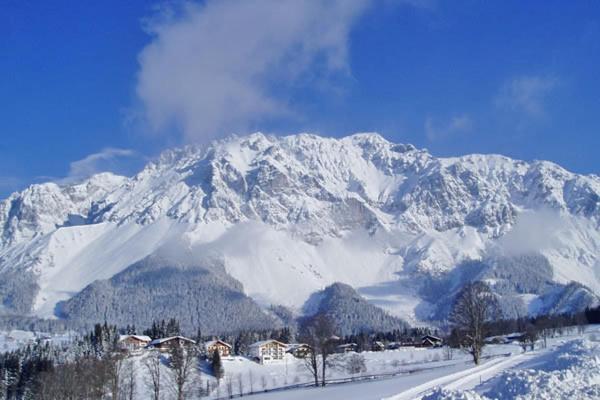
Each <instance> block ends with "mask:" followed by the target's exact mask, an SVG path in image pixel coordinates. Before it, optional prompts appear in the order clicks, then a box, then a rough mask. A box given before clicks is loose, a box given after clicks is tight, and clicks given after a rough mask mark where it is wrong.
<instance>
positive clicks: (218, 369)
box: [211, 350, 225, 381]
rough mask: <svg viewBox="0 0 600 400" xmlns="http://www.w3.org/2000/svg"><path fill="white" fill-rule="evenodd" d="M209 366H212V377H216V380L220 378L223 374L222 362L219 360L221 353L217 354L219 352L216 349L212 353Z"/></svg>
mask: <svg viewBox="0 0 600 400" xmlns="http://www.w3.org/2000/svg"><path fill="white" fill-rule="evenodd" d="M211 368H212V372H213V375H214V377H215V378H217V380H218V381H220V380H221V378H222V377H223V375H224V374H225V371H224V370H223V363H222V362H221V355H220V354H219V352H218V351H217V350H215V351H214V353H213V356H212V361H211Z"/></svg>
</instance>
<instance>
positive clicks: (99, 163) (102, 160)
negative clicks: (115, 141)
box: [59, 147, 141, 183]
mask: <svg viewBox="0 0 600 400" xmlns="http://www.w3.org/2000/svg"><path fill="white" fill-rule="evenodd" d="M140 158H141V156H140V155H138V154H137V153H136V152H134V151H133V150H128V149H118V148H113V147H108V148H105V149H103V150H102V151H100V152H98V153H93V154H90V155H88V156H86V157H84V158H82V159H81V160H77V161H73V162H71V163H70V164H69V174H68V175H67V177H65V178H63V179H60V180H59V182H61V183H73V182H77V181H81V180H83V179H86V178H89V177H90V176H92V175H94V174H97V173H99V172H107V171H110V172H115V173H121V172H123V170H124V169H127V168H126V166H125V165H124V164H127V163H129V162H130V161H132V160H133V159H136V160H138V161H139V159H140Z"/></svg>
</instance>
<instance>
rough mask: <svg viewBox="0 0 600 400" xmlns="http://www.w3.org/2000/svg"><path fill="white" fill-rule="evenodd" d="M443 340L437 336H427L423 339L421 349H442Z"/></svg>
mask: <svg viewBox="0 0 600 400" xmlns="http://www.w3.org/2000/svg"><path fill="white" fill-rule="evenodd" d="M442 344H443V340H442V339H441V338H439V337H437V336H432V335H426V336H423V337H422V338H421V343H420V347H441V346H442Z"/></svg>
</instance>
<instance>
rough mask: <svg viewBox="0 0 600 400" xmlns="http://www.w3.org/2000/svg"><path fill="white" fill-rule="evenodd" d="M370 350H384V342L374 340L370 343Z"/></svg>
mask: <svg viewBox="0 0 600 400" xmlns="http://www.w3.org/2000/svg"><path fill="white" fill-rule="evenodd" d="M371 350H372V351H384V350H385V344H384V343H383V342H380V341H374V342H373V344H372V345H371Z"/></svg>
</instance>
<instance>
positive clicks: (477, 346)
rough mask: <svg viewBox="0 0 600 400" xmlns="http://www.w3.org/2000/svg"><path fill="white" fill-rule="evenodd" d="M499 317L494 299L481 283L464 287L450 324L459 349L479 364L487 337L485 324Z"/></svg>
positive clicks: (488, 289) (487, 288)
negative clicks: (455, 332)
mask: <svg viewBox="0 0 600 400" xmlns="http://www.w3.org/2000/svg"><path fill="white" fill-rule="evenodd" d="M499 317H500V308H499V306H498V302H497V300H496V297H495V296H494V294H493V293H492V292H491V290H490V288H489V287H488V286H487V285H486V284H485V283H483V282H473V283H470V284H468V285H466V286H465V287H464V288H463V289H462V290H461V291H460V293H459V294H458V296H457V298H456V301H455V303H454V308H453V309H452V312H451V314H450V322H451V323H452V325H453V327H454V329H456V330H457V332H458V341H459V344H460V346H461V348H463V349H465V350H466V351H467V352H468V353H469V354H471V356H472V357H473V361H474V362H475V364H479V361H480V359H481V353H482V350H483V347H484V346H485V338H486V336H487V330H488V328H487V323H488V322H489V321H491V320H493V319H496V318H499Z"/></svg>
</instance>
